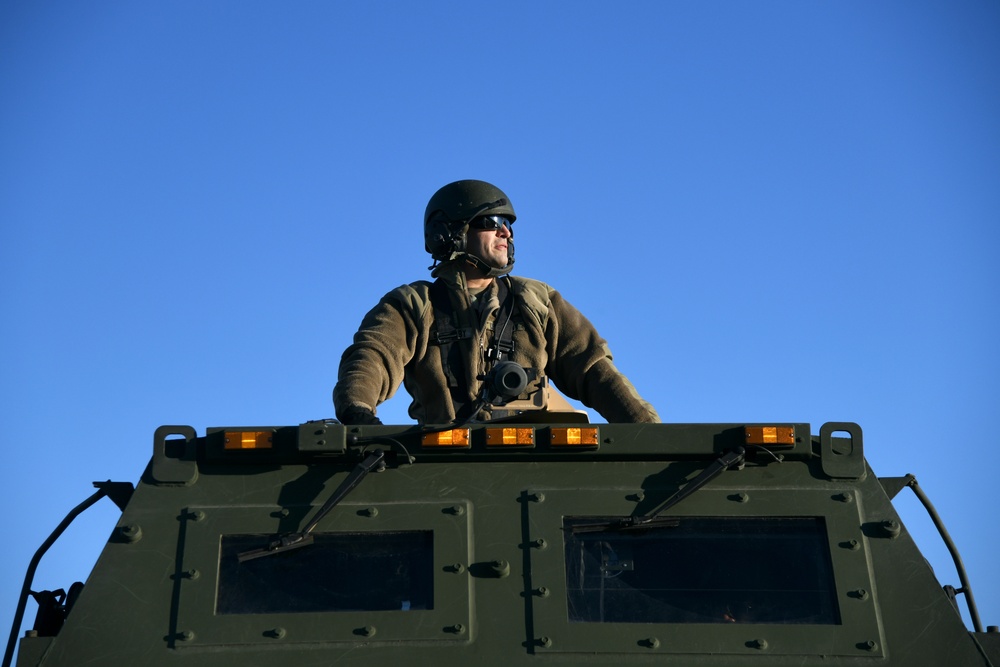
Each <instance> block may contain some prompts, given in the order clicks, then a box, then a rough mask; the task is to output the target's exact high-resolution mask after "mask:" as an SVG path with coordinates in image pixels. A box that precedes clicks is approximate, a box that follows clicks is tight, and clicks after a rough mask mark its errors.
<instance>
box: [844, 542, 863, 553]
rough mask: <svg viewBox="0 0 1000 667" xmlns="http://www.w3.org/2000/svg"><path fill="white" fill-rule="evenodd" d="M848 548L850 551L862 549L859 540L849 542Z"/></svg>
mask: <svg viewBox="0 0 1000 667" xmlns="http://www.w3.org/2000/svg"><path fill="white" fill-rule="evenodd" d="M847 548H848V549H850V550H851V551H857V550H858V549H860V548H861V543H860V542H858V541H857V540H848V541H847Z"/></svg>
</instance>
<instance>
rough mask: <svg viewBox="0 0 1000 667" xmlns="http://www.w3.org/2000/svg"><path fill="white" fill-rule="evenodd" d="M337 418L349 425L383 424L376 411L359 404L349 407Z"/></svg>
mask: <svg viewBox="0 0 1000 667" xmlns="http://www.w3.org/2000/svg"><path fill="white" fill-rule="evenodd" d="M337 419H339V420H340V423H341V424H346V425H348V426H373V425H375V424H381V423H382V420H381V419H379V418H378V417H376V416H375V413H374V412H372V411H371V410H369V409H368V408H363V407H361V406H359V405H355V406H353V407H350V408H347V410H346V411H345V412H344V414H338V415H337Z"/></svg>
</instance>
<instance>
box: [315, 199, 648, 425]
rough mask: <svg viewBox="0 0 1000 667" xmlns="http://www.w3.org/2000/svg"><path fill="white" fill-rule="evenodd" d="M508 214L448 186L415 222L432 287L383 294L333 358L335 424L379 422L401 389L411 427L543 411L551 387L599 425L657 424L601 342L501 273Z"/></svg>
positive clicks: (508, 245)
mask: <svg viewBox="0 0 1000 667" xmlns="http://www.w3.org/2000/svg"><path fill="white" fill-rule="evenodd" d="M515 218H516V216H515V214H514V208H513V207H512V206H511V203H510V200H509V199H508V198H507V195H505V194H504V193H503V192H502V191H501V190H500V189H499V188H497V187H495V186H493V185H490V184H489V183H486V182H483V181H475V180H465V181H457V182H455V183H450V184H448V185H446V186H444V187H443V188H441V189H440V190H438V191H437V192H436V193H434V195H433V196H432V197H431V199H430V201H429V202H428V204H427V210H426V211H425V213H424V244H425V248H426V250H427V252H429V253H430V254H431V256H432V257H433V258H434V264H433V265H432V266H431V267H430V268H431V275H432V277H434V278H436V280H435V281H434V282H430V281H425V280H421V281H418V282H415V283H411V284H409V285H403V286H401V287H397V288H396V289H394V290H392V291H391V292H389V293H388V294H386V295H385V296H384V297H383V298H382V300H381V301H380V302H379V303H378V305H377V306H375V308H373V309H372V310H371V311H370V312H369V313H368V314H367V315H365V317H364V320H362V322H361V327H360V328H359V329H358V332H357V333H356V334H355V336H354V343H353V344H352V345H351V346H350V347H348V348H347V350H345V351H344V354H343V357H342V358H341V362H340V371H339V374H338V380H337V386H336V387H335V388H334V390H333V403H334V406H335V407H336V411H337V418H338V419H339V420H340V421H341V422H343V423H345V424H381V423H382V422H381V421H380V420H379V419H378V417H376V416H375V412H376V408H377V407H378V405H379V404H380V403H382V402H383V401H385V400H387V399H388V398H390V397H391V396H392V395H393V394H394V393H395V391H396V389H398V388H399V384H400V383H401V382H402V383H403V385H404V386H405V387H406V390H407V391H408V392H409V394H410V396H411V397H412V398H413V402H412V403H411V404H410V408H409V414H410V416H411V417H412V418H414V419H416V420H417V421H418V422H419V423H421V424H448V423H462V422H466V421H470V420H474V419H475V420H489V419H499V418H503V417H509V416H511V415H513V414H516V413H518V412H520V411H522V410H524V409H529V408H530V409H546V408H547V407H548V400H549V396H550V394H549V389H548V386H549V382H550V381H551V382H552V383H554V384H555V385H556V387H558V388H559V390H560V391H562V392H563V393H564V394H566V395H567V396H569V397H570V398H574V399H577V400H579V401H581V402H582V403H583V404H584V405H586V406H588V407H590V408H593V409H594V410H596V411H597V412H599V413H600V414H601V416H603V417H604V418H605V419H607V420H608V421H609V422H659V417H658V416H657V414H656V411H655V410H654V409H653V407H652V406H651V405H650V404H649V403H647V402H646V401H644V400H643V399H642V398H641V397H640V396H639V394H638V392H636V390H635V388H634V387H633V386H632V383H630V382H629V381H628V379H627V378H626V377H625V376H624V375H622V373H621V372H619V371H618V369H617V368H615V366H614V364H613V363H612V361H611V352H610V350H609V349H608V345H607V342H606V341H605V340H604V339H603V338H601V337H600V335H598V333H597V331H596V330H595V329H594V326H593V325H592V324H591V323H590V322H589V321H588V320H587V318H585V317H584V316H583V315H582V314H581V313H580V312H579V311H578V310H577V309H576V308H574V307H573V306H571V305H570V304H569V303H568V302H566V301H565V300H564V299H563V298H562V296H561V295H560V294H559V292H557V291H555V290H554V289H552V288H551V287H549V286H548V285H546V284H545V283H542V282H539V281H537V280H531V279H529V278H520V277H515V276H511V275H509V274H510V271H511V269H512V268H513V266H514V232H513V228H512V225H513V223H514V220H515Z"/></svg>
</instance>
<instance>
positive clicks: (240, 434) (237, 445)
mask: <svg viewBox="0 0 1000 667" xmlns="http://www.w3.org/2000/svg"><path fill="white" fill-rule="evenodd" d="M273 435H274V434H273V433H272V432H271V431H226V438H225V448H226V449H271V448H272V447H273V446H274V443H273V442H272V436H273Z"/></svg>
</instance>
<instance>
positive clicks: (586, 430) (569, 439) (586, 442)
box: [552, 426, 597, 447]
mask: <svg viewBox="0 0 1000 667" xmlns="http://www.w3.org/2000/svg"><path fill="white" fill-rule="evenodd" d="M552 445H553V446H560V447H563V446H569V447H596V446H597V427H596V426H583V427H573V426H570V427H558V428H553V429H552Z"/></svg>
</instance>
